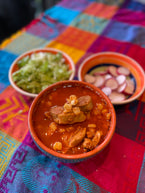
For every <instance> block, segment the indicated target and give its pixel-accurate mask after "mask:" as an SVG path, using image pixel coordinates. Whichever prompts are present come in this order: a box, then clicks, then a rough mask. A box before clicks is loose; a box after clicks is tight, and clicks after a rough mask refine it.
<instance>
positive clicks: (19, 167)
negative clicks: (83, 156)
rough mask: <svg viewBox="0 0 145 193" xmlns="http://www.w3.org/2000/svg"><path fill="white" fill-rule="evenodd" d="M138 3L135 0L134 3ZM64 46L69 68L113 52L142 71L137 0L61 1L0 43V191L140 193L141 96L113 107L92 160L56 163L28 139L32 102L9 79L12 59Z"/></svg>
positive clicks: (143, 183)
mask: <svg viewBox="0 0 145 193" xmlns="http://www.w3.org/2000/svg"><path fill="white" fill-rule="evenodd" d="M142 2H143V1H142ZM40 47H41V48H43V47H52V48H57V49H60V50H62V51H65V52H66V53H67V54H69V55H70V57H71V58H72V59H73V61H74V63H75V66H76V74H75V79H77V78H78V76H77V73H78V68H79V66H80V63H81V62H82V61H83V60H84V59H85V58H86V57H88V56H90V55H91V54H93V53H98V52H102V51H114V52H119V53H123V54H125V55H128V56H130V57H132V58H133V59H135V60H136V61H137V62H139V63H140V65H141V66H142V68H143V69H144V70H145V4H143V3H141V2H139V0H111V1H110V0H73V1H70V0H62V1H60V3H58V4H57V5H55V6H54V7H52V8H50V9H48V10H46V11H45V12H44V13H42V15H41V16H40V17H38V18H37V19H35V20H33V21H32V22H31V23H30V24H29V25H28V26H26V27H25V28H23V29H22V30H20V31H19V32H17V33H16V34H14V35H13V36H11V37H10V38H8V39H7V40H5V41H4V42H3V43H2V44H1V46H0V48H1V50H0V193H27V192H28V193H33V192H35V193H63V192H64V193H75V192H78V193H84V192H86V193H109V192H110V193H145V93H143V94H142V96H141V97H140V98H139V99H137V100H135V101H134V102H132V103H129V104H127V105H123V106H118V107H117V106H115V110H116V114H117V125H116V132H115V134H114V136H113V139H112V141H111V142H110V144H109V145H108V146H107V148H105V149H104V150H103V151H102V152H101V153H99V154H98V155H96V156H95V157H93V158H91V159H89V160H86V161H83V162H80V163H77V164H63V163H60V162H57V161H55V160H52V159H50V158H49V157H46V156H45V155H44V154H43V153H42V152H40V151H39V150H38V149H37V147H36V145H35V144H34V142H33V140H32V138H31V136H30V133H29V129H28V125H27V117H28V111H29V107H30V105H31V103H32V99H31V98H28V97H25V96H23V95H21V94H19V93H17V92H16V91H15V90H14V89H13V88H12V87H11V86H10V85H9V84H10V83H9V81H8V70H9V67H10V65H11V63H12V62H13V61H14V59H15V58H16V57H17V56H19V55H20V54H22V53H23V52H25V51H28V50H31V49H33V48H40Z"/></svg>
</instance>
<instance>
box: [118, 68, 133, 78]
mask: <svg viewBox="0 0 145 193" xmlns="http://www.w3.org/2000/svg"><path fill="white" fill-rule="evenodd" d="M117 73H118V74H122V75H125V76H128V75H129V74H130V71H129V69H128V68H125V67H122V66H120V67H119V68H118V69H117Z"/></svg>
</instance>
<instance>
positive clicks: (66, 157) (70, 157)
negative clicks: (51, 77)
mask: <svg viewBox="0 0 145 193" xmlns="http://www.w3.org/2000/svg"><path fill="white" fill-rule="evenodd" d="M65 84H81V85H84V86H86V87H88V86H89V87H90V88H91V89H93V91H95V92H96V91H97V92H99V93H101V95H102V96H103V98H105V101H106V102H107V103H108V104H109V108H110V111H111V113H112V120H111V125H110V130H109V132H108V134H107V136H106V137H105V140H104V141H103V142H102V143H101V144H100V145H99V146H97V147H96V148H95V149H93V150H91V151H89V152H87V153H82V154H75V155H68V154H61V153H58V152H56V151H54V150H52V149H50V148H48V147H47V146H46V145H44V144H43V142H41V140H40V139H39V137H38V136H37V135H36V132H35V128H34V127H33V124H32V114H33V110H34V108H35V105H36V103H37V102H38V100H39V99H40V98H41V96H42V95H43V94H44V93H45V92H47V90H49V89H52V88H53V87H57V86H58V85H65ZM28 127H29V131H30V134H31V136H32V138H33V140H34V141H35V143H36V144H37V146H38V147H40V149H41V148H42V150H43V151H45V152H47V153H49V154H51V155H52V156H54V157H58V158H60V159H61V160H80V159H85V158H90V157H92V156H93V155H96V154H97V153H99V152H101V151H102V150H103V149H104V148H105V147H106V146H107V145H108V144H109V143H110V141H111V139H112V137H113V135H114V133H115V127H116V112H115V109H114V106H113V105H112V103H111V102H110V100H109V98H108V97H107V96H106V95H105V94H104V93H103V91H101V90H100V89H99V88H97V87H95V86H94V85H90V84H88V83H86V82H83V81H78V80H71V81H70V80H69V81H60V82H57V83H54V84H52V85H51V86H50V87H47V88H46V89H44V90H43V91H41V92H40V93H39V94H38V96H37V97H36V98H35V99H34V100H33V102H32V104H31V106H30V109H29V113H28ZM42 150H41V151H42Z"/></svg>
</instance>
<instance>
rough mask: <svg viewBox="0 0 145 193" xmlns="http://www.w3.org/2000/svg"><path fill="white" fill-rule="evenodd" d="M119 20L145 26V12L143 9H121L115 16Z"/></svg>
mask: <svg viewBox="0 0 145 193" xmlns="http://www.w3.org/2000/svg"><path fill="white" fill-rule="evenodd" d="M113 19H115V20H117V21H122V22H125V23H129V24H132V25H142V26H145V14H144V13H143V12H141V11H136V12H135V11H131V10H129V9H120V10H119V11H118V12H117V14H116V15H115V16H114V17H113Z"/></svg>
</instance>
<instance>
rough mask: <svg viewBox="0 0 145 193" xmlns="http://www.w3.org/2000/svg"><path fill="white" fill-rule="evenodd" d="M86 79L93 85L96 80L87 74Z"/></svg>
mask: <svg viewBox="0 0 145 193" xmlns="http://www.w3.org/2000/svg"><path fill="white" fill-rule="evenodd" d="M84 79H85V81H86V82H88V83H91V84H93V83H94V82H95V80H96V78H95V77H94V76H92V75H90V74H86V75H85V77H84Z"/></svg>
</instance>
